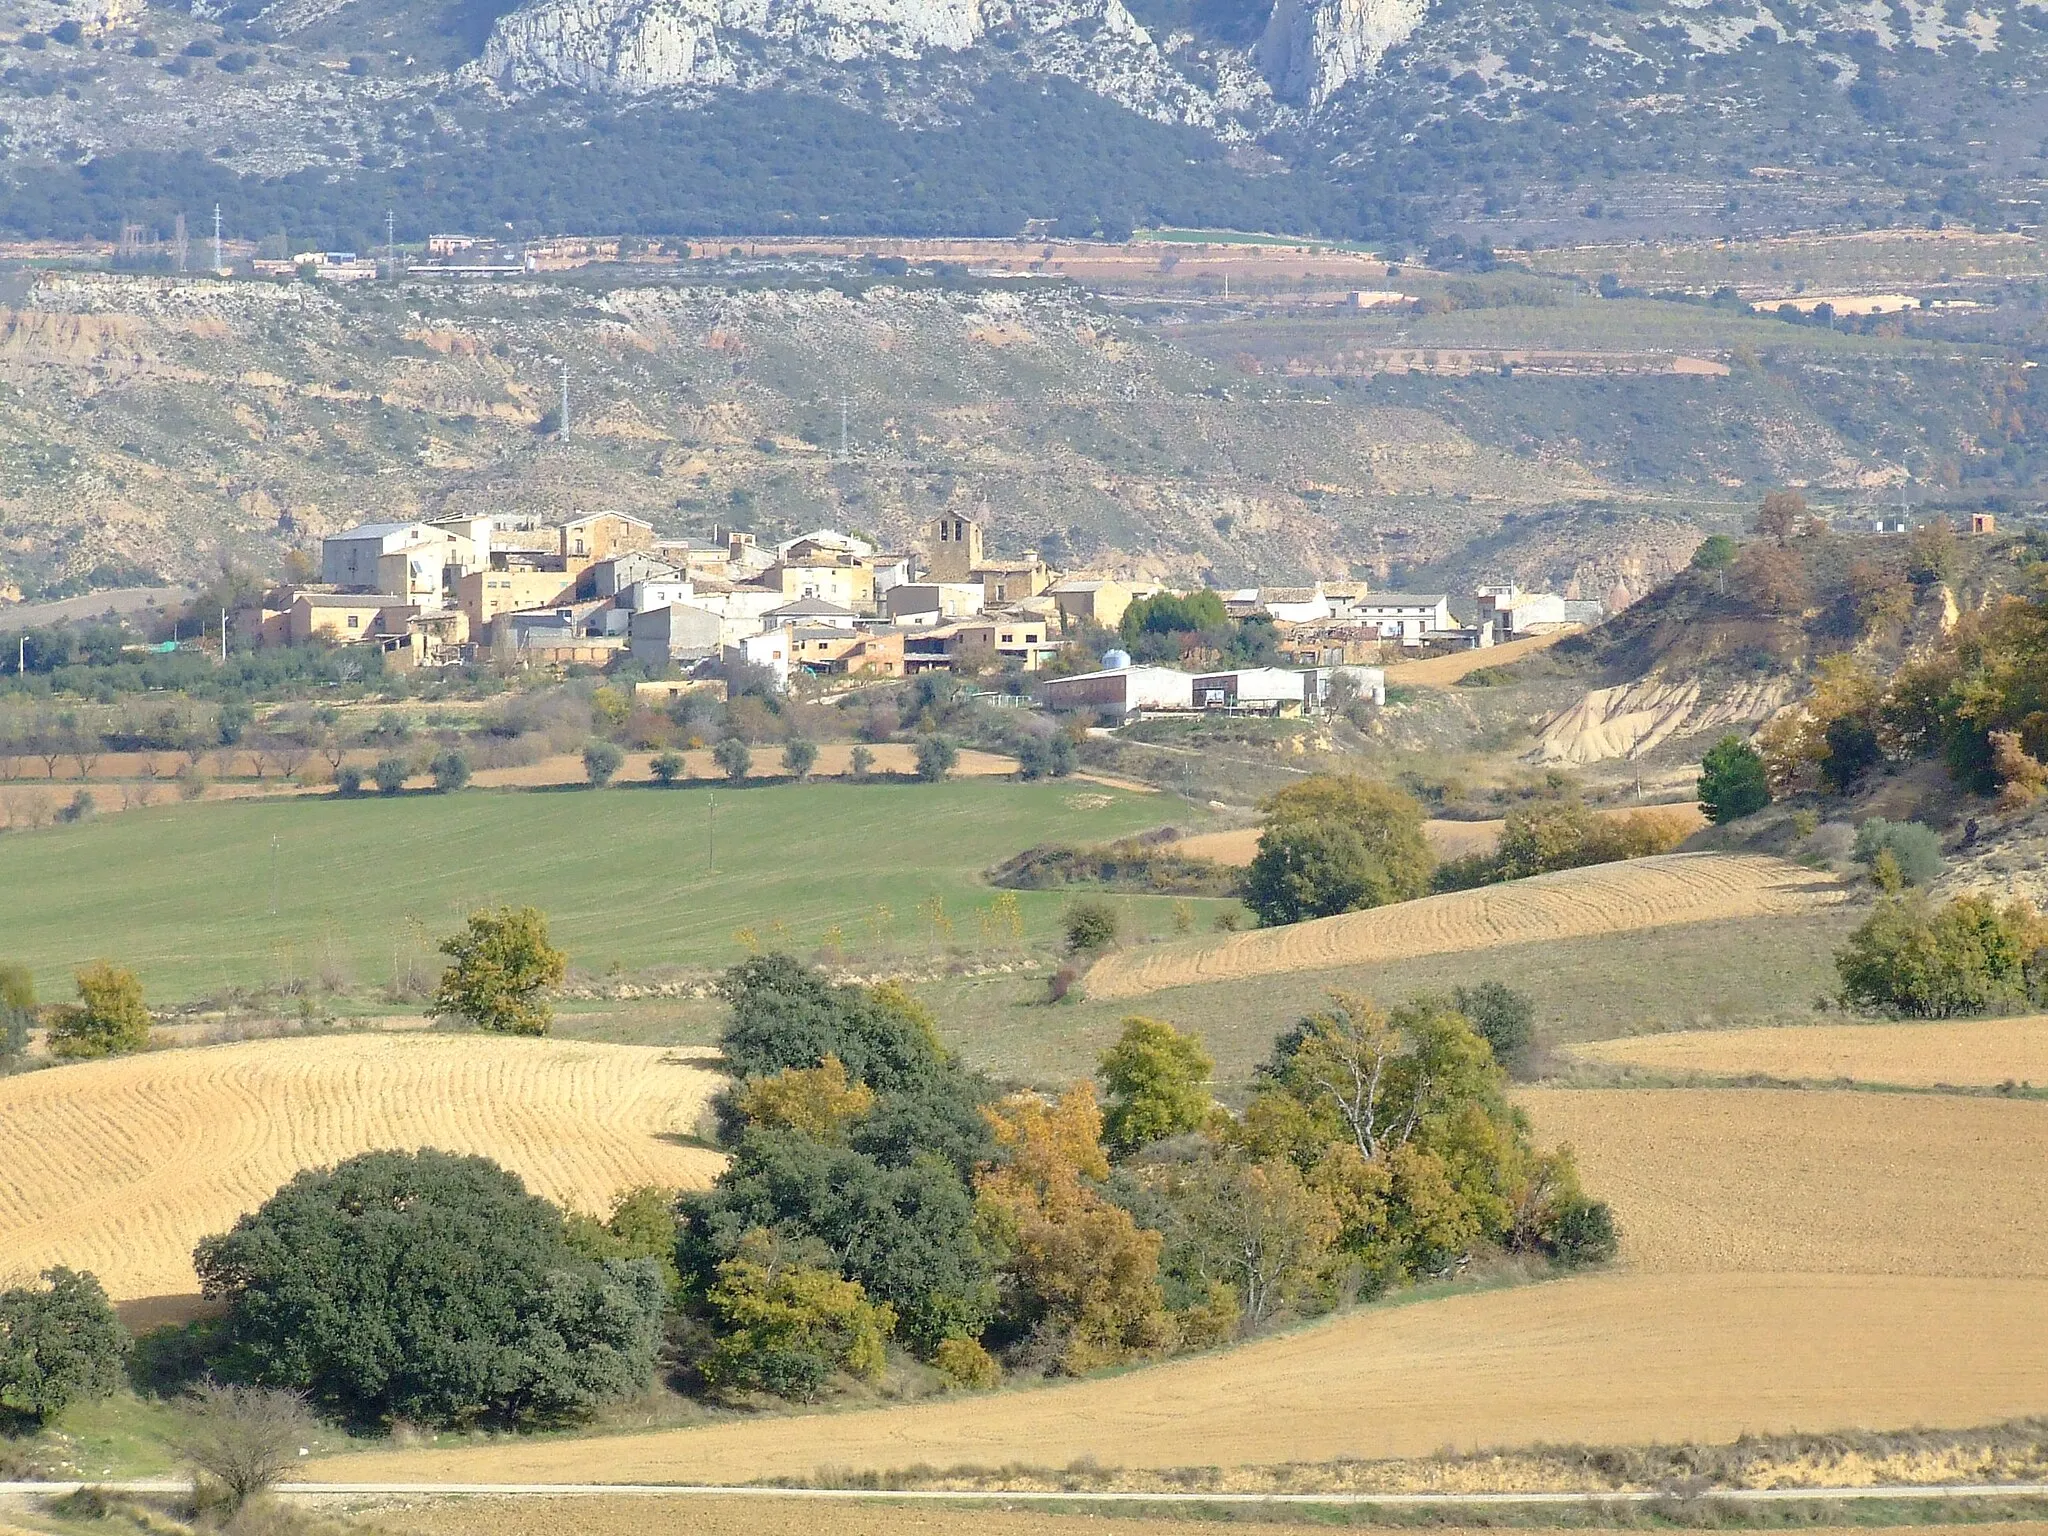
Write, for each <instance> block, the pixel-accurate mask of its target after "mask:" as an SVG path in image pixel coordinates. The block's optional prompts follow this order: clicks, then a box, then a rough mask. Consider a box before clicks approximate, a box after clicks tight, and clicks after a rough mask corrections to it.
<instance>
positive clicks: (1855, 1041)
mask: <svg viewBox="0 0 2048 1536" xmlns="http://www.w3.org/2000/svg"><path fill="white" fill-rule="evenodd" d="M1573 1054H1574V1055H1578V1056H1584V1057H1588V1058H1590V1059H1592V1060H1595V1061H1604V1062H1609V1063H1612V1064H1614V1065H1616V1066H1626V1067H1641V1068H1644V1069H1646V1070H1649V1071H1653V1072H1701V1073H1708V1074H1712V1075H1723V1076H1729V1077H1737V1076H1742V1075H1744V1074H1748V1073H1756V1074H1759V1075H1761V1076H1764V1077H1776V1078H1783V1079H1785V1080H1787V1081H1795V1082H1796V1081H1821V1082H1833V1081H1838V1080H1847V1081H1849V1082H1857V1083H1890V1084H1896V1085H1898V1086H1901V1087H1907V1088H1932V1087H1939V1086H1944V1085H1946V1086H1949V1087H1956V1088H1982V1087H1995V1086H1997V1085H1998V1084H2000V1083H2027V1084H2034V1085H2040V1084H2048V1016H2044V1015H2041V1014H2033V1015H2030V1016H2028V1017H2025V1018H2018V1019H1961V1020H1946V1021H1943V1022H1941V1023H1938V1024H1811V1025H1793V1026H1788V1027H1779V1028H1769V1029H1697V1030H1682V1031H1677V1032H1674V1033H1671V1034H1664V1035H1635V1036H1631V1037H1630V1038H1628V1039H1624V1040H1600V1041H1596V1042H1593V1043H1591V1044H1588V1045H1580V1046H1575V1047H1573Z"/></svg>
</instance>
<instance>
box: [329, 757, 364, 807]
mask: <svg viewBox="0 0 2048 1536" xmlns="http://www.w3.org/2000/svg"><path fill="white" fill-rule="evenodd" d="M334 792H335V793H336V794H337V795H340V796H342V797H343V798H344V799H353V798H354V797H355V796H357V795H360V794H361V793H362V792H363V770H362V769H360V768H358V767H357V766H356V765H355V764H354V763H343V764H342V765H341V766H340V767H339V768H337V769H335V770H334Z"/></svg>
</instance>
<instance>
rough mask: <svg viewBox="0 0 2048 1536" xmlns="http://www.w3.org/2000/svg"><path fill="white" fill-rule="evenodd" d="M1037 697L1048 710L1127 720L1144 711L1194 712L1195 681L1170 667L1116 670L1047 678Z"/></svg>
mask: <svg viewBox="0 0 2048 1536" xmlns="http://www.w3.org/2000/svg"><path fill="white" fill-rule="evenodd" d="M1038 696H1039V698H1041V699H1042V700H1044V701H1045V707H1046V708H1047V709H1099V710H1104V711H1107V712H1110V713H1114V714H1117V715H1122V716H1126V717H1128V716H1130V715H1135V714H1137V713H1138V712H1139V711H1141V710H1147V709H1193V708H1194V707H1195V680H1194V678H1193V676H1191V675H1190V674H1189V673H1186V672H1177V671H1175V670H1174V669H1173V668H1172V667H1115V668H1112V669H1110V670H1108V671H1104V672H1082V673H1079V674H1077V675H1076V676H1073V677H1054V678H1048V679H1047V680H1046V681H1045V682H1044V683H1041V684H1040V685H1039V689H1038Z"/></svg>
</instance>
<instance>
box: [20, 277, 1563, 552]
mask: <svg viewBox="0 0 2048 1536" xmlns="http://www.w3.org/2000/svg"><path fill="white" fill-rule="evenodd" d="M563 362H566V363H567V365H568V368H569V373H570V430H569V432H568V434H567V436H566V437H564V436H563V435H562V434H560V433H558V432H556V431H555V430H554V428H555V426H556V425H557V423H556V419H555V415H554V413H555V412H556V411H557V410H558V403H559V400H558V397H559V391H560V370H561V366H562V364H563ZM0 380H4V391H0V495H4V501H0V530H4V534H5V538H6V540H7V544H6V554H5V559H6V561H7V562H8V564H7V570H8V572H9V573H10V574H11V575H12V577H13V579H14V581H15V583H16V584H17V585H18V586H23V587H37V586H40V585H41V584H43V583H46V582H48V581H50V580H52V579H53V578H63V577H78V576H82V575H84V574H85V573H89V572H91V571H93V570H95V569H97V568H106V567H113V568H122V569H126V568H136V567H139V568H141V569H143V570H146V571H150V572H154V573H157V574H161V575H188V574H193V573H197V572H200V571H203V570H206V569H208V568H210V567H211V566H212V565H213V564H214V562H215V561H216V560H217V559H218V558H219V556H220V555H221V554H223V553H224V552H227V551H230V550H233V549H238V548H242V547H244V546H247V545H249V544H251V543H252V542H254V543H258V544H261V543H263V542H265V541H273V542H274V541H277V540H287V541H293V542H297V541H299V540H301V539H302V538H303V537H304V536H305V535H307V534H312V533H319V532H322V531H326V530H329V529H332V528H334V527H337V526H340V525H343V524H346V523H348V522H350V521H352V520H356V519H359V518H366V517H384V516H399V515H410V514H413V513H416V512H422V511H440V510H458V509H466V508H474V509H476V510H508V509H516V508H524V507H531V508H536V509H540V510H549V511H553V510H560V509H562V508H564V507H569V506H577V507H590V506H595V505H603V506H615V507H620V508H623V509H625V510H628V511H632V512H635V513H638V514H640V515H642V516H646V517H648V518H650V519H652V520H653V521H655V522H656V523H657V525H658V526H660V527H662V528H664V529H665V530H668V531H672V532H678V533H681V532H690V531H708V530H709V529H710V527H711V526H712V525H713V524H714V523H719V522H722V523H727V524H732V525H738V526H741V527H746V526H753V525H760V526H763V527H769V528H773V527H776V526H781V525H784V524H787V523H801V524H806V525H809V524H814V523H818V522H832V523H839V524H844V525H852V526H857V527H862V528H866V529H870V530H872V531H874V532H876V533H877V534H879V535H881V536H882V537H883V538H884V539H886V540H889V541H892V542H900V541H902V540H905V539H907V538H908V537H909V535H910V533H911V531H912V529H913V528H914V527H915V526H917V525H918V524H919V523H920V522H922V521H923V520H924V519H926V518H928V517H930V516H932V515H934V514H935V513H936V512H937V511H938V510H939V509H940V508H955V509H963V508H964V509H972V510H975V511H977V512H980V513H981V514H982V515H983V516H985V517H986V518H987V520H988V521H989V522H990V523H991V524H992V526H993V528H994V531H995V540H996V544H997V547H999V548H1007V549H1012V550H1014V549H1020V548H1023V547H1026V546H1033V547H1037V548H1040V549H1043V550H1045V551H1046V552H1047V554H1048V555H1049V556H1050V557H1051V558H1053V559H1054V560H1055V561H1056V562H1059V563H1062V564H1068V565H1081V564H1088V563H1097V564H1102V563H1108V564H1115V565H1120V566H1129V567H1132V568H1135V569H1137V570H1140V571H1146V572H1151V573H1156V574H1159V575H1169V574H1171V575H1180V576H1187V577H1203V576H1207V575H1210V574H1214V575H1215V576H1217V577H1220V578H1223V579H1231V578H1239V577H1245V578H1255V577H1258V576H1265V577H1267V578H1268V579H1272V578H1288V577H1307V576H1310V575H1314V574H1329V575H1338V574H1345V573H1347V572H1348V570H1349V569H1350V567H1351V564H1352V563H1353V562H1354V561H1358V560H1363V559H1367V558H1369V557H1370V556H1371V555H1372V554H1373V553H1374V552H1375V550H1378V549H1383V548H1384V543H1383V540H1382V538H1381V533H1382V531H1383V529H1384V528H1386V527H1387V526H1390V525H1393V524H1399V525H1401V526H1402V527H1406V528H1409V529H1411V531H1412V530H1413V529H1415V528H1417V527H1420V528H1422V529H1424V530H1425V533H1424V536H1423V538H1422V540H1421V543H1422V546H1423V548H1424V549H1425V550H1430V551H1435V552H1442V551H1445V550H1448V549H1450V548H1454V547H1456V546H1457V545H1458V544H1461V543H1462V542H1463V541H1464V540H1465V539H1467V538H1469V537H1471V536H1472V534H1473V533H1475V532H1477V531H1481V530H1483V529H1484V528H1486V527H1488V526H1491V525H1492V524H1493V523H1495V522H1497V521H1498V517H1499V513H1500V512H1501V511H1502V510H1505V509H1508V508H1512V507H1514V506H1517V505H1523V506H1536V505H1549V504H1553V503H1555V502H1557V501H1559V500H1566V501H1569V500H1570V499H1572V498H1575V497H1578V496H1583V495H1588V494H1594V493H1596V492H1597V491H1598V489H1599V483H1598V482H1597V480H1595V479H1594V478H1593V477H1592V476H1591V475H1590V474H1588V473H1587V472H1586V471H1584V470H1583V469H1581V468H1579V467H1578V466H1577V465H1576V464H1574V463H1573V462H1572V461H1571V460H1570V459H1569V457H1558V458H1554V459H1548V460H1546V461H1543V462H1541V463H1531V462H1530V461H1528V460H1527V459H1524V458H1521V457H1518V456H1517V455H1515V454H1513V453H1510V452H1505V451H1503V450H1500V449H1497V448H1492V447H1488V446H1486V445H1484V444H1481V443H1478V442H1475V441H1474V440H1472V439H1471V438H1470V437H1468V436H1466V435H1465V434H1463V433H1461V432H1459V431H1458V430H1456V429H1455V428H1452V427H1450V426H1448V425H1446V424H1445V423H1444V422H1443V421H1442V420H1441V419H1440V418H1439V417H1437V416H1436V415H1434V414H1432V413H1430V412H1427V411H1422V410H1416V409H1412V408H1402V407H1388V406H1380V405H1376V404H1373V403H1371V402H1364V401H1356V402H1354V401H1345V400H1340V399H1331V398H1326V397H1322V396H1318V395H1315V394H1309V393H1304V392H1301V391H1297V390H1294V389H1292V388H1289V387H1286V386H1284V385H1274V386H1266V385H1261V384H1258V383H1255V382H1250V381H1246V380H1244V379H1242V378H1239V377H1237V376H1235V375H1233V374H1231V373H1229V372H1228V371H1223V370H1218V369H1217V368H1216V367H1215V366H1214V365H1212V364H1211V363H1209V362H1207V361H1206V360H1204V359H1202V358H1199V357H1197V356H1195V355H1193V354H1190V353H1188V352H1186V351H1184V350H1181V349H1179V348H1177V347H1175V346H1173V345H1171V344H1168V343H1166V342H1164V341H1162V340H1160V339H1159V338H1158V337H1157V336H1156V335H1154V334H1153V333H1151V332H1149V331H1147V330H1146V329H1145V328H1143V327H1141V326H1139V325H1136V324H1133V323H1131V322H1128V321H1126V320H1123V319H1120V318H1118V317H1117V316H1115V315H1114V314H1112V313H1110V312H1108V311H1107V310H1105V309H1103V308H1102V307H1100V306H1098V305H1097V304H1095V303H1093V302H1091V301H1089V300H1087V299H1086V298H1084V297H1082V296H1080V295H1077V294H1075V293H1072V292H1068V291H1056V290H1048V289H1033V290H1031V291H1028V292H1010V291H1007V290H990V291H965V290H962V291H946V290H942V289H939V288H916V287H892V286H886V285H882V286H873V287H868V288H865V289H860V290H854V291H840V290H839V289H836V288H832V287H826V286H813V287H779V288H772V289H747V288H741V287H737V286H708V285H706V286H688V287H685V286H673V287H660V286H644V287H627V288H620V289H616V290H613V291H608V292H607V291H592V290H590V289H588V288H579V287H575V286H570V285H563V286H553V285H550V284H547V283H544V282H540V281H535V282H533V283H530V284H522V285H517V286H506V287H494V288H488V289H483V288H471V289H460V290H450V289H446V288H440V289H436V288H429V287H427V286H424V285H420V286H410V285H408V286H406V287H403V288H402V289H399V290H396V291H385V290H382V289H380V290H378V291H374V292H345V291H337V290H335V289H334V288H332V287H331V286H326V285H320V286H316V285H312V284H306V283H294V284H279V285H272V284H259V283H246V282H244V283H232V284H230V283H217V282H213V281H210V280H183V279H173V278H146V277H118V276H98V275H70V276H46V277H43V278H40V279H37V280H35V281H33V282H31V283H28V284H25V285H24V286H23V287H22V288H21V289H20V290H19V291H18V293H17V295H16V297H15V299H14V301H13V304H12V307H10V308H9V309H8V310H7V311H6V313H5V315H4V316H0ZM842 401H843V402H844V424H845V444H846V448H847V452H846V453H845V454H844V455H842V453H841V451H840V448H841V423H842V408H841V407H842ZM1418 496H1419V497H1421V498H1422V500H1423V502H1424V503H1427V504H1435V505H1440V506H1442V507H1444V508H1446V509H1447V510H1446V511H1445V513H1444V515H1443V516H1441V517H1439V518H1434V519H1432V518H1431V517H1430V516H1429V515H1428V511H1427V505H1419V504H1417V503H1415V500H1414V499H1415V498H1416V497H1418ZM1453 498H1470V499H1471V500H1473V501H1475V502H1483V503H1484V504H1485V506H1486V507H1487V508H1489V509H1490V510H1488V511H1486V512H1485V513H1484V514H1483V515H1482V514H1478V513H1475V512H1474V511H1473V510H1472V508H1471V507H1470V506H1467V505H1464V504H1463V503H1461V502H1454V501H1453ZM1411 542H1412V541H1411ZM273 552H274V551H273Z"/></svg>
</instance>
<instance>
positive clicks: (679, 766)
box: [647, 752, 685, 789]
mask: <svg viewBox="0 0 2048 1536" xmlns="http://www.w3.org/2000/svg"><path fill="white" fill-rule="evenodd" d="M684 766H685V765H684V762H683V755H682V753H680V752H662V753H659V754H657V755H656V756H655V757H653V758H651V759H650V760H649V761H648V764H647V771H648V772H649V773H651V774H653V775H654V782H655V783H657V784H659V785H661V786H662V787H663V788H664V789H666V788H668V787H669V786H670V785H673V784H674V783H675V782H676V781H677V780H679V779H680V778H682V776H683V770H684Z"/></svg>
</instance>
